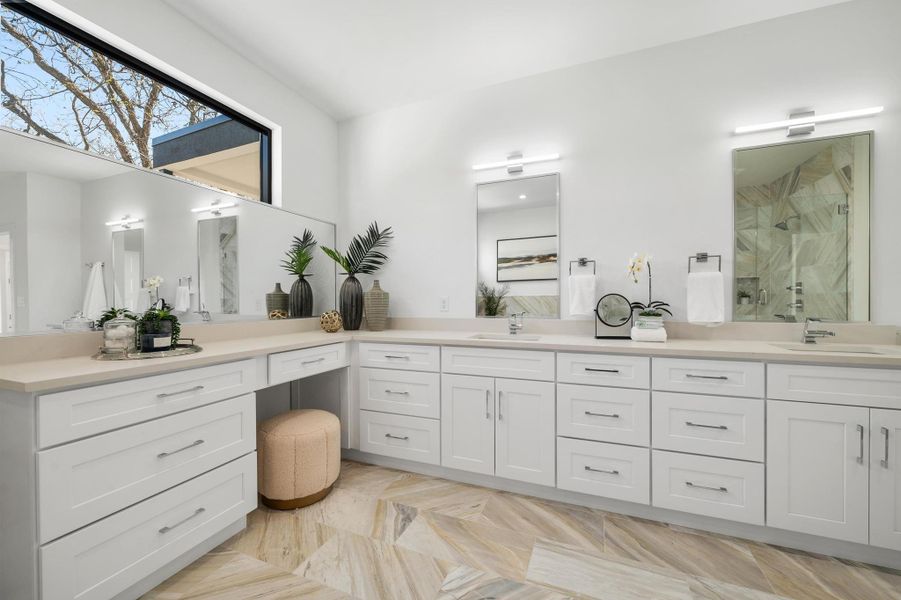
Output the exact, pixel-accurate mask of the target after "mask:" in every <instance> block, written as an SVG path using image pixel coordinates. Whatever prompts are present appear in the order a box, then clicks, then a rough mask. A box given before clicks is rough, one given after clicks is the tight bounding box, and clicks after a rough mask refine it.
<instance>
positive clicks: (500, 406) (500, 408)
mask: <svg viewBox="0 0 901 600" xmlns="http://www.w3.org/2000/svg"><path fill="white" fill-rule="evenodd" d="M503 393H504V392H502V391H500V390H498V392H497V420H498V421H503V420H504V405H503V404H502V402H503V396H501V394H503Z"/></svg>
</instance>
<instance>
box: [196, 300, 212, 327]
mask: <svg viewBox="0 0 901 600" xmlns="http://www.w3.org/2000/svg"><path fill="white" fill-rule="evenodd" d="M197 314H198V315H200V318H201V319H203V321H204V322H205V323H208V322H210V321H212V320H213V316H212V315H211V314H210V311H208V310H207V309H206V305H205V304H201V305H200V310H198V311H197Z"/></svg>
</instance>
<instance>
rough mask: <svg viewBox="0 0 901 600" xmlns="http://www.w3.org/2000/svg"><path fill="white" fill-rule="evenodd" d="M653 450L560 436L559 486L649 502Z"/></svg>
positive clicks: (619, 498)
mask: <svg viewBox="0 0 901 600" xmlns="http://www.w3.org/2000/svg"><path fill="white" fill-rule="evenodd" d="M650 452H651V451H650V450H648V449H647V448H634V447H632V446H619V445H617V444H604V443H601V442H586V441H584V440H571V439H568V438H557V487H558V488H560V489H561V490H571V491H573V492H582V493H583V494H592V495H594V496H604V497H606V498H616V499H617V500H626V501H628V502H638V503H639V504H648V503H649V502H650V499H651V498H650V495H651V456H650Z"/></svg>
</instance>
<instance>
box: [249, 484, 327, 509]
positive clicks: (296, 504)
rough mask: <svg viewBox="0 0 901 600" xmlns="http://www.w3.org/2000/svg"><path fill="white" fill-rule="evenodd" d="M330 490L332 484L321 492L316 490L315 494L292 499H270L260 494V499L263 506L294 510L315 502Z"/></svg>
mask: <svg viewBox="0 0 901 600" xmlns="http://www.w3.org/2000/svg"><path fill="white" fill-rule="evenodd" d="M331 491H332V486H331V485H330V486H328V487H327V488H325V489H324V490H322V491H321V492H316V493H315V494H310V495H309V496H304V497H303V498H294V499H292V500H272V499H271V498H267V497H266V496H263V495H262V494H260V500H261V501H262V503H263V504H264V505H265V506H268V507H269V508H272V509H275V510H294V509H296V508H303V507H305V506H309V505H311V504H316V503H317V502H319V501H320V500H322V499H323V498H325V497H326V496H328V495H329V492H331Z"/></svg>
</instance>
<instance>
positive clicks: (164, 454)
mask: <svg viewBox="0 0 901 600" xmlns="http://www.w3.org/2000/svg"><path fill="white" fill-rule="evenodd" d="M201 444H203V440H195V441H193V442H191V443H190V444H188V445H187V446H185V447H183V448H179V449H178V450H170V451H169V452H160V453H159V454H157V455H156V457H157V458H166V457H167V456H172V455H173V454H178V453H179V452H184V451H185V450H190V449H191V448H196V447H197V446H199V445H201Z"/></svg>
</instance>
